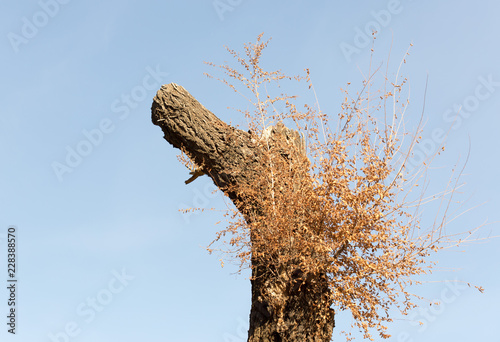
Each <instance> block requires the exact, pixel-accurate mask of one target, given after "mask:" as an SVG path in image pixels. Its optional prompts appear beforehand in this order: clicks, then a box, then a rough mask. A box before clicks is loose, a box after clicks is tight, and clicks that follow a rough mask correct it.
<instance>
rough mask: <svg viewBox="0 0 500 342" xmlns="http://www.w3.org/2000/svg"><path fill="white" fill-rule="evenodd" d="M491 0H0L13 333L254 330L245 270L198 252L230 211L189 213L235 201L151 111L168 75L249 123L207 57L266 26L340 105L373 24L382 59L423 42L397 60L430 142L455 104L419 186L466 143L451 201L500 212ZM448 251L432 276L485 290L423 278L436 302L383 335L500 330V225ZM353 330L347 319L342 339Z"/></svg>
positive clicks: (1, 198) (241, 337) (210, 338)
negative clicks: (194, 166) (14, 237)
mask: <svg viewBox="0 0 500 342" xmlns="http://www.w3.org/2000/svg"><path fill="white" fill-rule="evenodd" d="M499 10H500V4H499V3H498V2H497V1H493V0H490V1H477V2H471V1H463V0H462V1H460V0H458V1H409V0H406V1H405V0H401V1H394V0H391V1H356V2H337V1H331V2H327V1H316V2H306V1H293V0H292V1H287V2H284V1H282V2H265V1H260V0H255V1H246V0H219V1H198V0H194V1H164V2H153V1H142V2H133V1H124V0H122V1H106V2H95V1H87V2H83V1H75V0H64V1H63V0H45V1H44V0H42V1H31V0H29V1H22V2H19V1H18V2H15V1H6V0H4V1H2V11H0V18H1V23H2V24H1V36H2V39H0V49H1V51H2V53H1V54H0V61H1V62H0V75H1V78H2V82H0V94H1V95H0V96H1V99H2V114H1V116H0V139H1V141H0V158H1V159H0V160H1V161H2V168H1V171H0V172H1V177H0V189H1V191H0V208H1V211H0V213H1V215H0V242H1V247H0V251H3V252H2V253H1V255H2V256H1V258H2V260H1V261H0V265H1V266H0V270H1V272H0V274H3V275H5V274H6V261H5V255H6V252H5V246H6V241H5V238H6V232H7V228H8V227H9V225H15V226H16V227H17V229H18V240H19V242H18V248H19V254H18V268H19V271H18V280H19V284H18V297H19V302H18V326H17V336H15V337H13V336H11V334H9V333H7V332H6V330H7V329H6V325H5V324H4V323H2V325H1V326H2V327H3V328H2V329H1V331H0V336H1V339H2V341H14V340H16V341H46V342H49V341H96V342H100V341H111V340H120V341H123V342H128V341H136V340H138V339H141V340H149V341H176V342H183V341H206V342H226V341H245V340H246V326H247V324H248V322H247V321H248V314H249V310H250V284H249V281H248V279H247V278H248V274H242V275H240V276H236V275H234V274H233V273H234V271H235V270H236V269H235V268H234V267H232V266H230V265H228V266H226V267H224V268H221V267H220V263H219V261H218V257H217V256H215V255H208V254H207V252H206V251H205V249H204V248H203V247H204V246H206V245H207V244H208V243H210V241H211V239H212V238H213V237H214V233H215V232H216V231H217V229H218V227H216V226H214V222H216V221H218V220H219V219H220V215H219V213H217V212H212V213H205V214H193V215H189V216H186V215H182V214H181V213H179V212H178V209H179V208H183V207H190V206H202V207H217V208H224V206H225V205H224V200H223V198H222V197H221V195H220V194H212V193H211V191H212V189H213V187H212V186H211V184H210V182H209V180H208V178H207V177H202V178H199V179H198V180H196V181H195V182H193V183H192V184H190V185H189V186H186V185H185V184H184V180H186V179H187V178H188V177H189V175H188V170H186V169H185V168H184V167H183V166H182V165H181V164H180V163H179V162H178V161H177V160H176V154H177V151H175V150H174V149H173V148H172V147H171V146H170V145H169V144H168V143H166V142H165V141H164V140H163V139H162V133H161V130H160V129H159V128H158V127H156V126H153V125H152V123H151V120H150V108H151V103H152V98H153V97H154V95H155V93H156V91H157V89H159V88H160V86H161V84H165V83H170V82H175V83H178V84H180V85H182V86H184V87H185V88H186V89H187V90H188V91H189V92H191V94H193V95H194V96H195V97H196V98H197V99H198V100H199V101H200V102H201V103H202V104H203V105H204V106H205V107H207V108H208V109H210V110H211V111H212V112H214V113H215V114H217V115H219V116H220V117H221V118H223V119H224V120H226V121H228V122H229V121H232V122H235V123H239V122H243V120H242V119H241V117H240V116H238V114H237V113H235V112H234V111H231V110H228V109H227V108H226V107H227V106H234V105H239V104H242V101H241V100H240V99H239V98H238V97H237V96H236V95H235V94H234V93H232V92H231V91H229V90H228V89H226V88H225V87H224V86H223V85H222V84H220V83H218V82H217V81H214V80H210V79H207V78H206V77H205V76H204V75H203V72H211V71H213V70H211V69H210V68H209V67H208V66H206V65H205V64H203V62H204V61H212V62H215V63H222V62H224V61H229V60H230V57H229V55H228V54H227V53H226V52H225V49H224V46H229V47H231V48H235V49H240V48H241V47H242V45H243V43H246V42H249V41H253V40H254V39H255V37H256V36H257V35H258V34H259V33H261V32H265V34H266V36H267V37H269V36H272V41H271V43H270V45H269V47H268V49H267V51H266V52H265V55H264V57H263V62H264V63H265V65H266V66H269V67H270V68H275V69H276V68H280V69H282V70H283V71H285V72H287V73H291V74H296V73H300V72H301V71H302V70H303V69H304V68H310V70H311V77H312V80H313V83H314V86H315V89H316V92H317V94H318V99H319V103H320V105H321V108H322V109H323V110H324V111H325V112H327V113H331V114H335V113H337V112H338V110H339V108H340V103H341V99H342V94H341V92H340V88H341V87H344V86H345V85H346V83H347V82H351V83H352V87H354V88H355V89H356V87H359V85H360V83H361V81H362V75H361V73H360V70H362V71H364V72H365V71H366V70H367V69H368V65H369V61H370V48H369V46H366V44H365V43H364V38H363V37H364V36H365V33H363V32H365V31H366V30H368V31H370V30H371V28H372V27H376V26H378V27H379V32H378V36H377V40H376V51H375V57H374V60H375V61H376V62H377V63H379V62H386V61H387V57H388V55H389V52H390V53H391V63H393V64H392V65H397V63H399V60H400V59H401V57H402V56H403V55H404V53H405V51H406V49H407V48H408V46H409V45H410V43H413V47H412V49H411V52H410V56H409V58H408V59H407V63H406V64H405V65H404V69H403V74H404V75H405V76H406V77H408V79H409V80H410V84H411V99H410V101H411V107H410V109H411V110H410V112H411V115H413V116H415V117H418V115H420V112H421V108H422V104H423V98H424V90H425V82H426V78H427V77H428V79H429V83H428V88H427V93H426V109H425V113H424V118H425V121H426V123H427V124H426V130H425V132H424V134H423V138H424V140H425V139H427V141H428V142H429V144H430V145H429V146H431V145H432V132H433V131H435V130H439V129H444V130H447V129H448V128H449V127H450V124H452V121H453V119H456V121H455V124H454V126H453V128H452V129H451V130H450V134H449V139H448V142H447V149H446V153H445V154H444V155H443V156H442V157H441V158H440V159H439V160H437V161H436V164H435V165H436V167H437V168H436V170H435V171H433V172H435V173H432V174H431V175H433V176H432V177H434V178H432V177H431V183H430V185H429V190H428V191H429V193H435V192H438V191H440V190H442V187H443V180H446V177H445V176H446V175H447V174H449V171H450V169H451V167H452V166H453V165H454V164H455V163H456V162H457V160H458V159H459V158H461V160H464V157H465V155H466V154H467V151H468V148H469V139H470V141H471V145H470V146H471V154H470V158H469V162H468V165H467V167H466V170H465V176H464V178H463V180H464V181H465V182H466V185H465V186H464V187H463V188H462V189H461V190H462V191H463V195H461V197H460V199H467V198H469V197H470V200H469V202H467V204H466V205H465V207H464V208H469V207H474V206H475V205H477V204H481V203H483V202H486V203H485V204H483V205H482V206H481V207H479V208H477V209H474V210H473V211H471V212H469V213H468V214H467V215H464V216H462V217H461V218H460V219H459V220H456V221H455V222H454V223H453V224H452V225H451V226H450V228H449V229H450V231H451V232H455V231H463V230H468V229H471V228H473V227H475V226H477V225H480V224H482V223H483V222H484V221H485V220H486V219H488V220H489V221H490V222H493V221H498V220H499V215H498V208H499V205H500V199H499V197H498V192H499V191H500V186H499V182H498V178H497V174H498V172H497V169H498V168H499V167H500V163H499V162H498V155H499V152H498V147H499V144H498V142H497V141H496V138H497V137H498V126H499V125H500V119H499V115H498V114H499V108H500V83H499V82H500V67H499V66H498V60H499V55H500V45H499V44H498V39H499V37H500V28H499V26H498V13H499ZM391 45H392V48H391ZM347 47H348V50H346V49H347ZM346 51H350V52H346ZM456 108H462V110H461V111H460V112H459V114H457V113H456V112H457V109H456ZM457 115H458V117H457ZM75 150H79V151H83V152H82V153H81V154H84V155H83V156H82V155H79V156H75V155H74V152H71V151H75ZM431 150H432V147H431ZM57 163H59V164H57ZM70 164H71V165H70ZM54 165H66V167H67V168H63V169H59V170H60V171H59V173H58V172H56V171H55V170H54ZM61 170H63V171H61ZM432 209H433V207H432V205H431V206H430V207H429V208H428V209H427V208H426V209H425V210H426V211H424V216H425V214H426V213H427V212H429V215H432ZM429 217H431V216H429ZM432 218H433V217H432ZM488 235H499V229H498V224H492V225H490V226H488V227H486V228H484V229H483V231H482V236H483V237H486V236H488ZM462 250H463V251H464V252H461V251H462ZM437 259H438V260H440V266H443V267H448V268H451V267H453V268H457V269H459V270H457V271H455V272H437V273H435V274H434V276H433V280H445V279H458V280H463V281H469V282H472V283H474V284H477V285H481V286H483V287H484V288H485V293H484V294H480V293H479V292H478V291H476V290H474V289H472V288H468V287H463V286H457V285H452V284H448V283H445V282H436V283H429V284H428V285H426V287H425V288H422V290H421V292H420V293H422V294H424V295H425V296H427V297H428V298H430V299H437V300H441V301H443V305H442V306H441V307H440V308H432V309H429V308H428V307H425V309H422V310H421V311H417V312H416V313H415V314H414V315H413V316H412V318H413V321H411V320H398V321H396V322H395V323H394V324H393V325H392V326H391V331H390V332H391V333H392V335H393V338H391V339H390V341H398V342H400V341H408V342H409V341H415V342H417V341H427V342H432V341H443V340H446V341H450V340H452V341H471V340H486V341H493V340H496V339H497V338H498V333H499V332H498V328H495V327H496V326H497V323H496V311H497V310H496V309H497V307H498V305H499V304H500V295H499V292H498V290H499V286H498V282H499V280H500V279H499V276H498V274H499V262H498V261H497V260H500V249H499V248H498V240H496V239H492V240H489V241H488V242H487V243H485V244H476V245H472V246H469V247H467V248H465V249H460V250H453V251H449V252H445V253H443V254H442V255H440V256H439V257H437ZM0 278H1V279H2V280H0V281H1V282H2V284H6V283H5V279H6V276H2V277H0ZM5 287H6V285H5V286H4V285H2V288H3V289H4V290H2V291H0V303H1V304H0V313H1V314H0V315H1V316H2V317H5V316H6V315H7V304H6V302H7V291H6V289H5ZM4 320H5V318H4V319H3V320H2V322H3V321H4ZM416 320H424V322H425V324H424V326H416V325H415V321H416ZM349 325H350V319H349V317H348V316H347V315H339V316H338V318H337V328H336V329H335V334H334V337H336V336H338V334H339V331H340V330H343V329H349ZM336 340H339V338H337V339H336Z"/></svg>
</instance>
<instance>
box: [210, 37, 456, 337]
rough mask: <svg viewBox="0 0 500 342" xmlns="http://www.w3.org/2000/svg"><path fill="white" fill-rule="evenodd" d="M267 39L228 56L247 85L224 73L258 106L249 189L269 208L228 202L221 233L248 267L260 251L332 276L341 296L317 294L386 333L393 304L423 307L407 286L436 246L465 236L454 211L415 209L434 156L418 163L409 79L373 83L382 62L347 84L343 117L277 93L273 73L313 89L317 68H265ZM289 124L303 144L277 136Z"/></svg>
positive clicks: (277, 264)
mask: <svg viewBox="0 0 500 342" xmlns="http://www.w3.org/2000/svg"><path fill="white" fill-rule="evenodd" d="M268 42H269V41H263V40H262V35H259V36H258V38H257V41H256V42H255V43H249V44H247V45H245V52H244V55H242V54H239V53H238V52H236V51H234V50H230V49H228V51H229V52H230V54H231V55H232V56H234V57H235V58H236V59H237V61H238V62H239V66H238V67H236V68H233V67H230V66H228V65H222V66H218V67H220V68H222V70H223V71H224V72H225V74H226V75H227V76H228V77H229V80H231V79H233V80H237V81H239V82H240V85H241V84H242V85H243V87H242V89H241V87H237V86H235V85H233V84H232V83H231V82H229V81H228V80H227V79H220V80H221V81H222V82H224V83H225V84H227V85H228V86H229V87H231V88H232V89H233V90H234V91H235V92H237V93H239V94H241V95H242V96H244V97H245V98H246V99H247V100H248V101H249V102H250V103H251V105H252V108H254V110H252V111H241V112H242V113H243V114H244V115H245V117H246V118H247V120H248V128H249V130H250V132H251V133H252V134H254V136H255V141H256V143H258V144H260V145H261V146H262V148H263V150H265V151H266V153H265V160H262V162H261V167H262V170H260V172H258V174H259V175H260V176H259V177H258V178H257V179H255V183H254V184H253V185H252V186H251V187H247V188H242V189H240V191H242V192H244V193H245V196H246V198H247V199H252V201H254V202H257V203H259V205H258V207H259V210H257V211H255V212H254V216H253V217H252V218H251V219H250V220H249V219H247V220H245V219H243V217H242V216H241V215H240V214H239V213H238V212H236V211H232V212H229V213H228V215H229V218H228V221H229V223H228V225H227V227H226V228H225V229H223V230H222V231H220V232H219V233H218V235H217V238H216V239H215V241H214V242H216V241H218V242H222V243H223V245H222V246H224V247H225V248H224V251H225V252H227V253H229V256H231V257H233V258H235V259H236V260H239V263H240V267H241V268H243V267H245V266H251V264H252V261H254V262H255V261H258V264H259V265H268V266H269V269H271V270H274V271H275V272H277V273H284V274H288V273H290V272H293V271H294V270H297V269H300V270H301V271H302V272H303V273H304V274H308V275H311V276H318V275H325V276H327V277H328V282H329V286H330V289H331V293H330V296H331V297H330V298H329V300H327V301H325V302H324V303H316V305H330V304H329V303H333V305H334V307H336V308H337V310H349V311H350V312H351V313H352V316H353V318H354V320H353V321H354V325H355V326H357V327H358V328H360V329H361V331H362V332H363V333H364V336H365V337H367V338H370V337H371V335H370V332H371V331H374V330H376V331H378V333H379V334H380V336H381V337H383V338H387V337H389V336H390V335H388V334H387V333H386V329H387V324H386V323H387V322H390V321H391V317H390V311H389V310H390V309H393V308H398V309H399V310H400V312H401V313H402V314H403V315H404V314H406V313H407V312H408V310H410V309H412V308H414V307H415V306H416V304H415V303H414V299H415V298H418V297H417V296H415V295H413V294H411V293H409V292H408V287H409V286H410V285H412V284H415V283H418V282H417V281H415V276H417V275H420V274H424V273H426V272H429V271H430V269H431V268H432V266H433V263H432V262H430V261H429V258H428V257H429V255H430V254H431V253H432V252H435V251H437V250H439V249H442V248H445V247H449V246H450V245H455V244H456V243H457V240H458V237H456V236H447V235H446V234H444V232H443V227H444V225H445V224H446V220H444V219H443V220H441V221H438V222H437V223H436V225H435V226H433V227H431V228H429V229H423V228H421V227H420V222H419V220H418V215H415V210H417V208H418V207H419V205H420V204H422V203H423V201H425V199H424V198H423V197H422V196H416V198H417V201H416V202H414V201H413V200H412V201H411V202H409V197H408V196H409V194H411V192H412V190H413V189H414V188H415V186H416V184H417V183H418V181H419V180H420V179H422V177H423V175H424V174H425V170H426V167H427V166H426V165H425V164H424V165H423V167H422V168H420V169H415V168H411V170H410V168H409V166H408V161H409V159H410V158H411V156H412V150H413V148H414V147H415V146H416V145H417V144H418V142H419V133H420V129H421V127H420V126H419V127H416V129H415V130H414V131H413V132H402V131H401V130H403V128H404V122H405V113H406V108H407V105H408V101H407V100H404V99H403V100H402V99H401V97H402V95H403V89H404V87H405V82H406V80H405V79H404V78H402V77H399V76H396V77H395V81H394V82H393V83H392V82H390V81H389V80H388V79H387V75H386V77H384V84H385V89H384V90H383V91H382V92H378V93H375V92H374V93H372V92H371V91H370V87H371V86H372V80H373V77H374V75H376V74H377V72H378V69H377V71H375V72H373V73H371V74H369V76H368V77H367V78H366V79H365V81H364V83H363V89H362V90H361V91H360V92H359V93H357V94H356V95H355V96H352V92H351V91H348V90H345V91H344V94H345V98H344V101H343V104H342V107H341V111H340V113H339V114H338V116H337V117H336V118H332V117H331V116H328V115H326V114H325V113H323V112H321V111H320V110H319V108H318V106H316V108H315V107H312V106H308V105H304V107H303V108H302V107H301V108H298V107H297V106H296V105H295V104H294V103H295V102H296V100H297V98H296V97H295V96H288V95H284V94H280V95H279V96H276V97H274V96H271V95H270V94H269V93H268V90H269V88H270V87H271V85H272V84H277V85H278V86H279V85H280V83H281V82H288V81H293V80H297V81H304V82H307V84H308V86H309V89H311V91H312V92H313V93H314V88H313V87H312V84H311V80H310V78H309V71H308V70H306V74H305V76H303V77H299V76H296V77H290V76H286V75H284V74H282V73H281V72H280V71H273V72H268V71H265V70H263V69H262V68H261V66H260V65H261V64H260V59H261V54H262V51H263V49H264V48H265V47H266V46H267V44H268ZM405 58H406V55H405ZM209 64H211V63H209ZM211 65H213V64H211ZM213 66H215V65H213ZM278 103H282V104H283V106H281V108H282V109H277V107H278V106H277V104H278ZM283 124H284V125H285V126H287V127H293V129H294V130H296V131H297V132H300V136H301V137H302V139H301V143H296V141H295V142H293V141H290V140H289V139H285V138H283V139H278V138H276V139H274V140H271V139H270V134H269V130H270V129H273V128H274V127H278V128H279V127H283V126H282V125H283ZM333 125H335V126H336V129H332V128H331V126H333ZM276 136H279V135H276ZM304 145H305V146H304ZM433 157H434V156H429V159H432V158H433ZM458 178H459V177H458V176H456V177H455V178H454V179H455V180H454V181H453V182H451V184H450V188H449V189H447V190H446V191H445V192H444V193H443V194H444V195H448V197H445V196H444V195H443V196H438V197H437V199H438V200H439V199H440V200H441V201H443V200H444V201H445V203H444V207H446V206H447V203H448V202H446V201H451V198H452V195H453V192H454V189H456V187H457V183H456V182H455V181H456V179H458ZM413 198H415V196H413ZM445 198H446V199H445ZM443 216H445V215H443ZM208 249H209V251H214V250H215V247H212V245H210V246H209V248H208ZM217 250H219V249H217ZM241 268H240V269H241ZM288 275H289V276H290V277H291V274H288ZM270 296H271V295H270ZM268 300H270V301H271V302H272V301H273V299H272V298H268ZM274 300H275V301H279V300H280V299H274ZM275 304H276V307H279V306H280V303H275ZM348 338H349V337H348Z"/></svg>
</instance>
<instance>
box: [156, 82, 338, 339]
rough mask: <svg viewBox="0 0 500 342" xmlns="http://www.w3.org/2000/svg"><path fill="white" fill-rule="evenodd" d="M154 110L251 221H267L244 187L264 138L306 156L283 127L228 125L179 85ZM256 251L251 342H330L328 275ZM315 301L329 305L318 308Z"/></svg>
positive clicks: (165, 89) (254, 173)
mask: <svg viewBox="0 0 500 342" xmlns="http://www.w3.org/2000/svg"><path fill="white" fill-rule="evenodd" d="M151 111H152V121H153V123H154V124H155V125H158V126H160V127H161V129H162V131H163V133H164V138H165V140H167V141H168V142H169V143H170V144H172V145H173V146H174V147H176V148H179V149H182V150H183V151H184V152H185V153H186V154H187V155H188V156H189V157H190V158H191V160H193V161H194V163H195V164H196V165H197V166H200V167H202V168H203V171H204V172H205V173H206V174H207V175H208V176H209V177H210V178H211V179H212V180H213V181H214V183H215V184H216V185H217V186H218V187H219V189H220V190H221V191H223V192H224V193H225V194H226V195H227V196H228V197H229V198H230V199H231V200H232V201H233V203H234V204H235V206H236V208H237V209H238V210H239V211H240V212H241V213H242V215H243V217H244V218H245V220H246V221H247V223H251V222H252V220H254V219H255V218H256V217H261V216H260V215H259V212H261V208H259V203H258V202H257V201H252V200H251V199H249V198H248V197H245V194H244V193H242V192H240V191H238V189H245V188H246V189H248V188H249V187H251V186H252V185H253V184H254V182H253V181H254V180H255V179H257V177H258V176H259V172H262V167H259V166H261V165H260V164H261V161H262V160H264V159H265V158H264V154H265V151H264V149H263V148H262V144H259V139H263V138H265V139H267V141H268V143H272V141H273V139H274V138H275V137H278V136H282V137H284V138H285V139H286V141H288V142H291V143H293V144H294V145H296V146H297V149H298V150H299V151H300V153H304V154H305V149H304V145H303V140H301V138H300V135H299V134H298V133H297V132H295V131H293V130H290V129H288V128H286V127H284V126H283V125H277V126H274V127H272V128H269V129H268V130H266V131H265V132H264V134H263V136H264V135H266V136H265V137H256V136H254V135H252V134H250V133H248V132H245V131H242V130H239V129H236V128H234V127H231V126H229V125H227V124H226V123H224V122H222V121H221V120H220V119H219V118H217V117H216V116H215V115H214V114H213V113H212V112H210V111H209V110H207V109H206V108H205V107H203V106H202V105H201V104H200V103H199V102H198V101H197V100H196V99H195V98H194V97H192V96H191V95H190V94H189V93H188V92H187V91H186V90H185V89H184V88H183V87H181V86H179V85H177V84H174V83H171V84H168V85H163V86H162V87H161V89H160V90H159V91H158V92H157V94H156V96H155V98H154V100H153V105H152V108H151ZM288 157H290V156H288ZM250 241H251V242H252V234H251V235H250ZM251 249H252V250H251V252H252V259H251V261H252V278H251V282H252V307H251V312H250V329H249V336H248V341H249V342H257V341H259V342H260V341H269V342H271V341H276V342H278V341H281V342H284V341H304V342H306V341H321V342H327V341H330V339H331V336H332V331H333V327H334V320H333V317H334V312H333V310H332V309H330V305H329V304H331V303H330V301H329V298H330V297H329V291H330V289H329V285H328V279H327V276H326V274H323V273H321V274H317V275H315V276H314V277H311V275H304V274H303V272H302V271H301V270H300V269H298V268H296V266H294V265H289V266H290V267H292V269H291V270H290V269H287V267H283V265H276V267H274V266H273V265H271V266H270V265H269V264H265V265H264V264H263V263H262V261H261V259H257V258H255V257H254V255H257V254H258V255H262V254H264V255H265V253H266V251H256V250H255V248H254V247H252V246H251ZM285 266H286V265H285ZM283 279H286V281H285V282H284V281H283ZM270 292H272V293H273V295H274V294H276V295H279V296H281V297H282V298H284V301H283V303H284V304H283V305H282V307H280V308H276V307H272V306H271V305H270V304H269V303H268V301H267V300H266V294H268V293H270ZM276 292H280V293H276ZM314 303H316V304H317V303H326V304H327V305H323V306H315V305H313V304H314Z"/></svg>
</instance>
